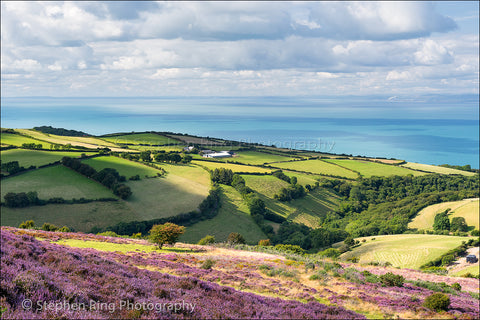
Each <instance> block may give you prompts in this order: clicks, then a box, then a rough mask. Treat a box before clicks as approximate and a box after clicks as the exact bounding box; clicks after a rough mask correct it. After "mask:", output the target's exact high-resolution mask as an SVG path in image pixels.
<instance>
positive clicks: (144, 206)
mask: <svg viewBox="0 0 480 320" xmlns="http://www.w3.org/2000/svg"><path fill="white" fill-rule="evenodd" d="M84 162H85V163H87V164H89V165H91V166H92V167H94V168H95V169H97V170H101V169H102V168H107V167H110V168H114V169H116V170H118V172H119V173H120V174H121V175H125V176H126V177H127V178H129V177H131V176H133V175H136V174H138V175H140V177H141V180H139V181H128V182H127V185H128V186H130V188H131V189H132V192H133V194H132V196H131V197H130V198H129V199H128V200H127V205H128V206H129V207H130V208H131V209H132V210H133V211H134V212H135V213H136V215H137V220H150V219H156V218H163V217H170V216H173V215H177V214H180V213H185V212H189V211H192V210H196V209H197V207H198V205H199V204H200V203H201V202H202V201H203V199H204V198H205V197H206V196H207V195H208V191H209V189H210V179H209V174H208V172H207V171H205V170H204V169H202V168H200V167H197V166H195V165H170V164H164V163H162V164H160V163H157V165H159V166H161V167H162V168H163V169H164V170H166V171H167V175H166V176H164V177H161V178H145V175H147V176H150V177H151V176H156V175H157V173H158V172H160V171H159V170H157V169H154V168H151V167H147V166H145V165H143V164H141V163H136V162H133V161H129V160H125V159H122V158H117V157H99V158H93V159H88V160H85V161H84Z"/></svg>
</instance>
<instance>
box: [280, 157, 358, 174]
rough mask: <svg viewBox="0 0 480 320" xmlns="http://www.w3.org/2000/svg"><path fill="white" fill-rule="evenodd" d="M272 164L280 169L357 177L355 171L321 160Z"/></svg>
mask: <svg viewBox="0 0 480 320" xmlns="http://www.w3.org/2000/svg"><path fill="white" fill-rule="evenodd" d="M272 166H274V167H277V168H281V169H293V170H297V171H305V172H311V173H315V174H320V175H332V176H339V177H345V178H348V179H356V178H358V174H356V173H355V172H352V171H351V170H348V169H345V168H342V167H340V166H338V165H335V164H333V163H329V162H326V161H323V160H304V161H291V162H281V163H274V164H272Z"/></svg>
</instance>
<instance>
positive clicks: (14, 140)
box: [1, 133, 47, 148]
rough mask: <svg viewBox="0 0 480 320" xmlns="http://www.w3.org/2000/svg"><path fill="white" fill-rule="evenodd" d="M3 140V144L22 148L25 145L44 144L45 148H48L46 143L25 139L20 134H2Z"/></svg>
mask: <svg viewBox="0 0 480 320" xmlns="http://www.w3.org/2000/svg"><path fill="white" fill-rule="evenodd" d="M1 140H2V144H9V145H12V146H17V147H20V146H21V145H22V144H24V143H35V144H42V145H43V147H44V148H46V147H47V146H46V144H45V142H44V141H40V140H36V139H31V138H28V137H24V136H21V135H19V134H13V133H2V134H1Z"/></svg>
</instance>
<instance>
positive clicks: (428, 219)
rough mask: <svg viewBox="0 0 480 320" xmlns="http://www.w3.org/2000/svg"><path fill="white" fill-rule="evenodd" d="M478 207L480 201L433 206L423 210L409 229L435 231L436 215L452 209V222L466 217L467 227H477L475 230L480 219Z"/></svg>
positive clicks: (463, 201) (454, 202)
mask: <svg viewBox="0 0 480 320" xmlns="http://www.w3.org/2000/svg"><path fill="white" fill-rule="evenodd" d="M478 206H479V201H478V199H475V200H473V199H464V200H460V201H450V202H442V203H437V204H433V205H431V206H428V207H426V208H423V209H422V210H421V211H420V212H419V213H418V214H417V215H416V216H415V218H413V220H412V221H411V222H410V223H409V224H408V227H409V228H411V229H424V230H433V221H434V219H435V215H436V214H437V213H440V212H442V211H445V210H447V209H451V211H450V212H449V217H450V220H451V219H452V218H453V217H464V218H465V221H466V222H467V225H469V226H475V229H478V228H479V219H480V218H479V209H478Z"/></svg>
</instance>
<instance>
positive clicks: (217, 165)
mask: <svg viewBox="0 0 480 320" xmlns="http://www.w3.org/2000/svg"><path fill="white" fill-rule="evenodd" d="M192 163H194V164H196V165H199V166H202V167H206V168H207V169H209V170H215V169H217V168H225V169H230V170H232V171H233V172H234V173H237V172H259V173H264V172H271V171H272V170H271V169H267V168H262V167H254V166H246V165H240V164H234V163H225V162H213V161H198V160H193V161H192Z"/></svg>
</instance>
